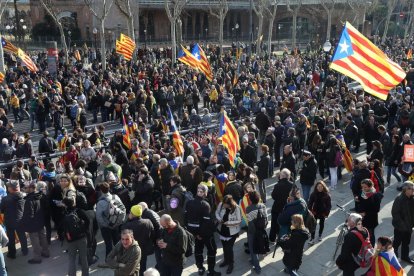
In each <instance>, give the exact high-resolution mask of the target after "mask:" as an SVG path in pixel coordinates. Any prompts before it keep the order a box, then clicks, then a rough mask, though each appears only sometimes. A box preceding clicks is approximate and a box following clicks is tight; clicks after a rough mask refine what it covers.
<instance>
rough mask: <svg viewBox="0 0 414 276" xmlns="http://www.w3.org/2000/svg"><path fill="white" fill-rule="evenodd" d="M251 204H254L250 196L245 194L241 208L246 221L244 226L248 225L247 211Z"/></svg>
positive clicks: (241, 201)
mask: <svg viewBox="0 0 414 276" xmlns="http://www.w3.org/2000/svg"><path fill="white" fill-rule="evenodd" d="M251 204H252V202H251V201H250V198H249V194H245V195H244V196H243V198H242V199H241V200H240V208H241V211H242V217H243V220H244V224H245V225H247V224H248V221H247V216H246V209H247V207H249V206H250V205H251Z"/></svg>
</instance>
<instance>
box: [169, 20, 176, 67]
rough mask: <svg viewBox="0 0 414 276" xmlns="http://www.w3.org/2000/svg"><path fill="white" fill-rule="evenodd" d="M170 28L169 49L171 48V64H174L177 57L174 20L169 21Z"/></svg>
mask: <svg viewBox="0 0 414 276" xmlns="http://www.w3.org/2000/svg"><path fill="white" fill-rule="evenodd" d="M170 26H171V27H170V28H171V47H172V49H171V50H172V56H171V61H172V64H175V62H176V60H175V59H176V57H177V41H176V40H175V20H173V21H172V22H171V21H170Z"/></svg>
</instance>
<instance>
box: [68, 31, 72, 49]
mask: <svg viewBox="0 0 414 276" xmlns="http://www.w3.org/2000/svg"><path fill="white" fill-rule="evenodd" d="M71 34H72V32H71V31H68V43H69V52H70V46H71V44H72V43H71V42H72V41H71V37H70V35H71Z"/></svg>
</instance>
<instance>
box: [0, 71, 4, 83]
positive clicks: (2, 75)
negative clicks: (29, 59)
mask: <svg viewBox="0 0 414 276" xmlns="http://www.w3.org/2000/svg"><path fill="white" fill-rule="evenodd" d="M3 81H4V74H3V73H2V72H0V83H3Z"/></svg>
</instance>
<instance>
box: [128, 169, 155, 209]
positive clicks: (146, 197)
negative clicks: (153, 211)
mask: <svg viewBox="0 0 414 276" xmlns="http://www.w3.org/2000/svg"><path fill="white" fill-rule="evenodd" d="M154 186H155V184H154V180H153V179H152V177H151V176H150V175H149V174H148V175H146V176H144V178H142V180H141V181H138V180H135V181H134V183H133V184H132V190H134V191H135V197H134V202H135V203H139V202H142V201H144V202H146V203H147V204H148V206H150V205H151V203H152V192H153V191H154Z"/></svg>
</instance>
